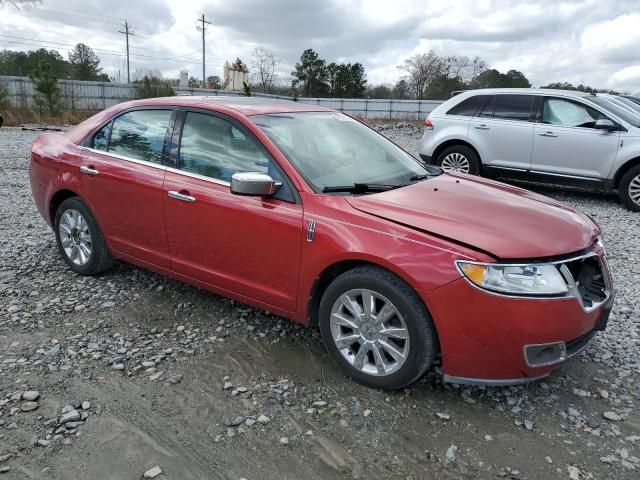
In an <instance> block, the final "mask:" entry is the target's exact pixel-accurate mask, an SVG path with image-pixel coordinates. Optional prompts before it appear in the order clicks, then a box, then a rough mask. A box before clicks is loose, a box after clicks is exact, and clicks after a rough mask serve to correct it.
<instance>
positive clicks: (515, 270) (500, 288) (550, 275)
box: [457, 261, 569, 295]
mask: <svg viewBox="0 0 640 480" xmlns="http://www.w3.org/2000/svg"><path fill="white" fill-rule="evenodd" d="M457 263H458V267H459V268H460V271H461V272H462V273H463V274H464V276H465V277H467V278H468V279H469V280H470V281H471V282H473V283H474V284H476V285H477V286H478V287H480V288H484V289H486V290H492V291H494V292H500V293H507V294H512V295H561V294H564V293H567V292H568V291H569V290H568V288H567V283H566V282H565V280H564V277H563V276H562V274H561V273H560V272H559V271H558V269H557V268H556V266H555V265H551V264H532V265H501V264H497V263H468V262H463V261H459V262H457Z"/></svg>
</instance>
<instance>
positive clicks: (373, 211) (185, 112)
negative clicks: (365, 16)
mask: <svg viewBox="0 0 640 480" xmlns="http://www.w3.org/2000/svg"><path fill="white" fill-rule="evenodd" d="M30 173H31V187H32V191H33V197H34V199H35V202H36V204H37V206H38V208H39V210H40V213H41V214H42V216H43V217H44V219H45V220H46V221H47V222H48V223H49V224H50V225H51V226H52V227H53V230H54V232H55V235H56V239H57V243H58V247H59V249H60V252H61V254H62V257H63V258H64V260H65V261H66V263H67V264H68V265H69V267H70V268H71V269H72V270H73V271H75V272H77V273H79V274H82V275H92V274H96V273H99V272H101V271H104V270H106V269H107V268H109V266H110V265H111V264H112V263H113V261H114V259H116V258H117V259H121V260H124V261H127V262H131V263H133V264H136V265H139V266H141V267H144V268H148V269H151V270H154V271H157V272H161V273H163V274H165V275H168V276H170V277H173V278H175V279H178V280H182V281H184V282H188V283H191V284H194V285H197V286H199V287H202V288H205V289H207V290H210V291H212V292H216V293H219V294H221V295H224V296H227V297H231V298H234V299H237V300H239V301H241V302H245V303H247V304H250V305H253V306H255V307H258V308H263V309H266V310H269V311H272V312H275V313H277V314H279V315H282V316H284V317H288V318H290V319H292V320H294V321H296V322H300V323H303V324H309V325H317V326H319V328H320V330H321V332H322V336H323V338H324V341H325V343H326V345H327V348H328V350H329V351H330V352H331V354H332V355H333V356H334V357H335V359H336V360H337V361H338V362H339V363H340V365H341V366H342V367H343V368H344V369H345V370H346V372H347V373H348V374H349V375H350V376H351V377H353V378H354V379H356V380H358V381H360V382H362V383H365V384H367V385H371V386H376V387H382V388H390V389H395V388H401V387H404V386H406V385H409V384H410V383H412V382H413V381H415V380H416V379H417V378H419V377H420V376H421V375H422V374H423V373H424V372H425V371H426V370H427V369H428V368H429V366H430V365H432V364H433V363H434V361H436V359H439V361H440V362H441V368H442V371H443V372H444V377H445V380H447V381H451V382H459V383H472V384H511V383H518V382H523V381H529V380H533V379H537V378H541V377H544V376H546V375H548V374H549V372H550V371H551V370H552V369H553V368H554V367H556V366H557V365H558V364H560V363H562V362H563V361H565V360H566V359H567V358H569V357H571V356H572V355H574V354H576V353H577V352H579V351H580V350H581V349H583V348H584V347H585V346H586V345H587V343H588V342H589V341H590V340H591V339H592V338H593V336H594V335H595V334H596V332H597V331H598V330H602V329H603V328H604V327H605V324H606V321H607V318H608V315H609V311H610V309H611V305H612V302H613V289H612V286H611V279H610V275H609V272H608V268H607V263H606V260H605V252H604V248H603V246H602V243H601V241H600V230H599V228H598V226H597V225H596V224H595V223H594V222H593V221H592V220H591V219H590V218H589V217H588V216H586V215H584V214H582V213H580V212H577V211H575V210H572V209H570V208H568V207H567V206H565V205H562V204H560V203H557V202H554V201H552V200H550V199H548V198H545V197H542V196H539V195H536V194H533V193H531V192H528V191H526V190H522V189H519V188H516V187H512V186H508V185H504V184H501V183H497V182H493V181H490V180H486V179H482V178H478V177H470V176H467V175H464V174H455V173H443V172H442V171H441V170H440V169H438V168H436V167H428V166H424V165H422V164H420V163H419V162H418V161H416V160H415V159H414V158H413V157H412V156H411V155H409V154H408V153H406V152H405V151H404V150H402V149H400V148H399V147H397V146H396V145H395V144H393V143H392V142H390V141H389V140H387V139H386V138H385V137H383V136H382V135H380V134H378V133H377V132H375V131H374V130H372V129H370V128H369V127H367V126H366V125H364V124H362V123H360V122H358V121H356V120H354V119H352V118H351V117H348V116H346V115H343V114H341V113H338V112H336V111H333V110H329V109H326V108H320V107H314V106H310V105H305V104H299V103H295V102H282V101H272V100H263V99H255V98H239V97H222V98H221V97H218V98H211V97H206V98H197V97H182V98H181V97H173V98H159V99H153V100H143V101H134V102H128V103H122V104H120V105H117V106H115V107H113V108H110V109H107V110H105V111H103V112H101V113H99V114H97V115H95V116H94V117H92V118H90V119H89V120H87V121H85V122H83V123H81V124H80V125H78V126H76V127H75V128H73V129H71V130H69V131H68V132H66V133H64V134H55V133H53V134H44V135H42V136H40V137H39V138H38V140H36V142H35V143H34V145H33V149H32V160H31V170H30Z"/></svg>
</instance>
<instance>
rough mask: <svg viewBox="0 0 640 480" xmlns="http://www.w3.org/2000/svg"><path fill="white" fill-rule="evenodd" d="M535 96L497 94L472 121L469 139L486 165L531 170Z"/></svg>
mask: <svg viewBox="0 0 640 480" xmlns="http://www.w3.org/2000/svg"><path fill="white" fill-rule="evenodd" d="M533 99H534V97H533V95H523V94H510V93H509V94H502V93H500V94H496V95H493V96H492V98H491V99H490V100H489V102H488V103H487V105H486V106H485V107H484V108H483V109H482V110H481V111H480V112H478V113H477V114H476V116H475V117H474V118H473V119H472V120H471V122H470V124H469V133H468V136H469V141H470V142H471V143H472V144H473V145H474V146H475V147H476V149H477V150H478V152H479V153H480V160H481V161H482V165H483V167H489V168H492V167H493V168H500V169H506V170H522V171H526V170H528V169H529V165H530V163H531V149H532V146H533V120H534V110H533Z"/></svg>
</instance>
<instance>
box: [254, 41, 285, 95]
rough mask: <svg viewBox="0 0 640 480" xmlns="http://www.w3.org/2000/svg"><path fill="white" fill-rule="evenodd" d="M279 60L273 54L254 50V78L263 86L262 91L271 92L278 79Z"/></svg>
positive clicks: (259, 48) (257, 49)
mask: <svg viewBox="0 0 640 480" xmlns="http://www.w3.org/2000/svg"><path fill="white" fill-rule="evenodd" d="M278 63H279V62H278V59H277V58H276V56H275V55H274V53H273V52H270V51H269V50H267V49H265V48H263V47H257V48H256V49H254V50H253V60H252V62H251V66H252V67H253V70H254V76H255V77H256V78H257V81H258V83H260V85H261V86H262V91H263V92H265V93H267V92H269V91H271V88H272V87H273V84H274V82H275V77H276V65H277V64H278Z"/></svg>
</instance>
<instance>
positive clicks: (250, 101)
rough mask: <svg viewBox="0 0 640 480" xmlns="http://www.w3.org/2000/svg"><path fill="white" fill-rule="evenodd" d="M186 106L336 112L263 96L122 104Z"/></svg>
mask: <svg viewBox="0 0 640 480" xmlns="http://www.w3.org/2000/svg"><path fill="white" fill-rule="evenodd" d="M162 105H166V106H184V107H196V106H197V107H198V108H203V109H209V110H217V108H216V107H222V108H230V109H232V110H235V111H237V112H239V113H241V114H243V115H247V116H250V115H261V114H269V113H295V112H334V111H335V110H332V109H330V108H325V107H320V106H318V105H311V104H307V103H300V102H295V101H291V100H280V99H275V98H262V97H241V96H190V95H178V96H175V97H158V98H148V99H144V100H134V101H131V102H126V104H120V105H119V106H123V107H125V108H130V107H141V106H162Z"/></svg>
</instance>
